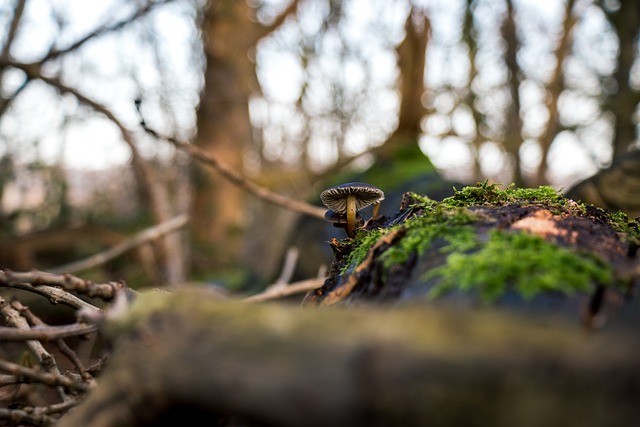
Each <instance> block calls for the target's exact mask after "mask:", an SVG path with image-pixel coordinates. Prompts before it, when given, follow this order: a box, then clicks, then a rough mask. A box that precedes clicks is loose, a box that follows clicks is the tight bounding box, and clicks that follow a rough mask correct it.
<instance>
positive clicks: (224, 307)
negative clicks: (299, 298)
mask: <svg viewBox="0 0 640 427" xmlns="http://www.w3.org/2000/svg"><path fill="white" fill-rule="evenodd" d="M636 319H637V316H636ZM112 330H113V331H115V332H113V333H114V335H113V336H114V339H115V349H114V355H113V358H112V359H111V361H110V366H109V367H108V368H107V371H106V372H105V375H104V377H103V378H101V379H100V384H99V386H98V388H97V389H96V390H95V391H94V392H92V394H91V395H90V396H89V398H88V400H87V401H85V402H84V403H83V404H81V405H80V406H79V407H77V408H76V409H74V410H73V411H72V412H70V413H69V414H68V415H67V416H65V417H63V418H62V419H61V420H60V423H59V425H60V426H65V427H74V426H78V427H80V426H82V427H85V426H92V427H103V426H104V427H106V426H114V427H115V426H118V427H125V426H150V425H154V426H159V425H175V423H178V422H185V421H187V420H188V419H189V418H192V417H194V416H197V417H202V418H201V419H203V420H207V423H208V424H210V425H245V426H254V425H256V426H264V425H269V426H303V425H304V426H358V425H369V426H391V425H394V426H399V425H405V426H410V425H415V426H418V425H434V426H438V425H442V426H452V425H465V426H480V425H483V426H484V425H491V426H513V425H529V426H536V425H545V426H566V425H581V426H601V425H608V426H614V425H633V424H634V423H637V422H638V421H639V418H640V414H638V412H637V396H638V395H639V394H638V393H640V363H639V362H638V358H637V354H638V353H637V352H638V350H640V340H639V339H638V334H637V333H630V334H627V332H628V331H627V332H625V331H623V330H618V331H611V330H610V331H609V332H608V333H607V334H584V333H583V331H581V330H579V329H578V328H577V327H576V325H575V324H567V323H564V322H561V321H551V320H550V319H541V318H538V319H533V318H523V317H516V316H513V315H506V314H504V313H496V312H487V311H465V312H462V311H453V310H449V311H442V310H424V307H412V308H405V309H403V310H394V309H388V308H381V307H378V308H377V309H371V308H369V309H365V308H359V309H350V310H347V309H344V308H332V309H326V310H301V309H299V308H297V307H291V306H284V305H277V304H270V305H260V306H257V305H250V304H239V303H231V302H221V301H219V300H216V299H214V298H208V297H207V295H206V294H204V293H203V292H202V291H181V292H180V293H178V294H175V295H171V294H168V293H160V292H151V293H148V294H146V295H141V296H140V297H139V299H138V300H137V301H136V302H135V305H134V307H133V309H132V310H130V311H129V312H128V315H127V316H125V318H123V319H121V320H119V321H118V322H117V324H112Z"/></svg>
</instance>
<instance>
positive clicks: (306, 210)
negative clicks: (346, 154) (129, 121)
mask: <svg viewBox="0 0 640 427" xmlns="http://www.w3.org/2000/svg"><path fill="white" fill-rule="evenodd" d="M141 125H142V126H143V128H144V129H145V131H147V132H148V133H149V134H151V135H153V136H154V137H155V138H157V139H159V140H162V141H166V142H169V143H171V144H173V145H174V146H175V147H176V148H178V149H180V150H182V151H185V152H187V153H188V154H189V155H191V156H192V157H194V158H196V159H198V160H200V161H201V162H203V163H204V164H206V165H208V166H211V167H212V168H213V169H215V170H216V171H217V172H219V173H220V174H221V175H222V176H223V177H224V178H225V179H227V180H228V181H229V182H231V183H232V184H234V185H237V186H238V187H240V188H242V189H244V190H246V191H248V192H249V193H251V194H253V195H254V196H256V197H259V198H261V199H263V200H265V201H267V202H269V203H272V204H274V205H276V206H280V207H282V208H284V209H287V210H290V211H293V212H297V213H300V214H304V215H309V216H311V217H314V218H318V219H322V220H324V213H325V212H326V209H322V208H320V207H317V206H314V205H311V204H309V203H306V202H302V201H299V200H294V199H291V198H289V197H286V196H283V195H281V194H278V193H276V192H273V191H271V190H269V189H267V188H265V187H261V186H259V185H258V184H256V183H254V182H253V181H250V180H249V179H247V178H245V177H244V176H242V175H241V174H239V173H238V172H236V171H235V170H234V169H232V168H231V167H229V166H227V165H226V164H224V163H222V162H220V161H219V160H218V159H216V158H215V157H214V156H212V155H211V154H209V153H208V152H206V151H205V150H203V149H201V148H199V147H197V146H195V145H193V144H189V143H188V142H184V141H179V140H178V139H176V138H172V137H170V136H164V135H160V134H159V133H158V132H156V131H155V130H153V129H150V128H149V127H148V126H147V125H146V124H145V123H144V122H142V123H141Z"/></svg>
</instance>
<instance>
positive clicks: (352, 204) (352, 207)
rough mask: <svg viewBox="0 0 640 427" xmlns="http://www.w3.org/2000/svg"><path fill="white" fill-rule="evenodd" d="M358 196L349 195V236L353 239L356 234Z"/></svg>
mask: <svg viewBox="0 0 640 427" xmlns="http://www.w3.org/2000/svg"><path fill="white" fill-rule="evenodd" d="M355 230H356V196H355V195H353V194H349V195H347V236H349V237H353V236H355V234H356V231H355Z"/></svg>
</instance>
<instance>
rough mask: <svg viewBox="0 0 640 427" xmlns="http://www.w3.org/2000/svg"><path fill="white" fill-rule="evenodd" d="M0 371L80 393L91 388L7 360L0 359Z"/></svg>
mask: <svg viewBox="0 0 640 427" xmlns="http://www.w3.org/2000/svg"><path fill="white" fill-rule="evenodd" d="M0 370H2V371H5V372H8V373H10V374H13V375H15V376H18V377H23V378H28V379H30V380H32V381H36V382H39V383H42V384H46V385H50V386H63V387H68V388H72V389H75V390H80V391H89V390H91V386H90V385H89V384H87V383H83V382H79V381H75V380H72V379H71V378H69V377H66V376H64V375H59V374H54V373H51V372H41V371H38V370H35V369H31V368H27V367H25V366H22V365H18V364H17V363H13V362H9V361H8V360H2V359H0Z"/></svg>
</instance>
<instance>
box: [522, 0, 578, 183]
mask: <svg viewBox="0 0 640 427" xmlns="http://www.w3.org/2000/svg"><path fill="white" fill-rule="evenodd" d="M574 5H575V0H568V1H567V4H566V6H565V15H564V21H563V24H562V33H561V34H560V40H559V42H558V46H557V47H556V50H555V59H556V66H555V68H554V70H553V74H552V75H551V79H550V80H549V83H548V84H547V87H546V92H547V96H546V104H547V111H548V112H549V120H548V121H547V125H546V127H545V129H544V132H543V134H542V137H541V138H540V148H541V151H542V160H541V162H540V166H539V167H538V171H537V173H536V177H535V181H534V182H533V186H535V187H537V186H539V185H544V184H546V183H547V182H548V181H547V179H546V173H547V169H548V164H547V157H548V155H549V149H550V148H551V144H552V143H553V140H554V139H555V137H556V135H557V134H558V129H559V120H560V119H559V117H558V99H559V98H560V94H561V93H562V90H563V89H564V74H563V66H564V61H565V58H566V57H567V56H568V55H569V53H570V51H571V41H572V36H571V32H572V30H573V27H574V26H575V24H576V22H577V20H578V17H577V16H576V15H575V14H574V13H573V6H574Z"/></svg>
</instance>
